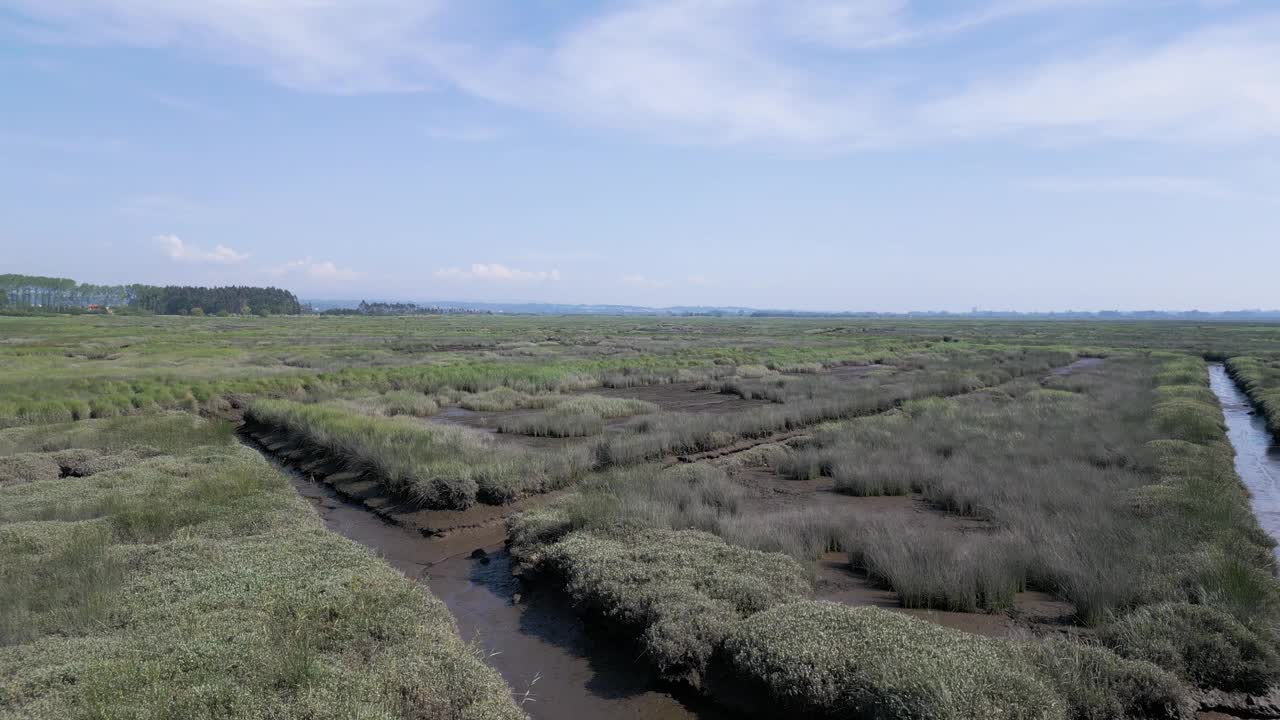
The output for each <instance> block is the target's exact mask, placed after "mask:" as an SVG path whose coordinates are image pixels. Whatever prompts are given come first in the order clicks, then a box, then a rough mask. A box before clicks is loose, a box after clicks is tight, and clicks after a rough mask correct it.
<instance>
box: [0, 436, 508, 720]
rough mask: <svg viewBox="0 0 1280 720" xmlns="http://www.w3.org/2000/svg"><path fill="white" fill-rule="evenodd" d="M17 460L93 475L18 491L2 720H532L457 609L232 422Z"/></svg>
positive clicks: (32, 441) (1, 646) (2, 550)
mask: <svg viewBox="0 0 1280 720" xmlns="http://www.w3.org/2000/svg"><path fill="white" fill-rule="evenodd" d="M0 448H3V451H4V452H6V453H9V452H14V451H20V452H21V453H22V454H21V455H18V456H20V457H26V458H28V459H29V460H27V461H24V462H29V463H32V464H33V465H34V463H36V462H38V459H39V458H43V457H52V458H54V459H53V462H54V463H56V464H59V465H64V466H65V464H66V462H67V458H68V456H71V455H73V456H74V457H75V458H76V459H77V460H79V459H83V458H91V462H90V463H88V464H85V465H80V466H78V472H79V474H78V476H67V477H62V478H58V477H56V476H55V477H52V478H49V477H39V476H27V477H17V478H10V479H7V480H5V481H3V485H2V486H0V558H2V559H3V562H0V568H3V570H2V571H0V572H2V574H3V578H0V584H2V585H3V586H4V588H5V592H4V593H3V598H2V599H0V678H3V681H2V682H0V688H3V689H2V690H0V717H12V718H31V717H66V718H72V717H83V718H129V717H136V718H169V717H172V718H196V717H210V718H212V717H244V718H268V717H308V718H351V717H369V718H374V717H385V718H399V717H457V718H520V717H523V713H522V712H521V711H520V710H519V709H518V708H517V706H516V705H515V703H514V702H513V701H512V699H511V695H510V692H509V690H508V689H507V687H506V686H505V684H504V683H503V682H502V680H501V679H500V678H499V677H498V675H497V674H496V673H495V672H494V671H493V670H491V669H490V668H488V667H487V666H485V664H484V663H483V662H482V661H481V659H480V658H479V657H478V656H477V655H476V653H475V652H474V651H473V650H472V649H471V648H469V647H468V646H467V645H466V644H464V643H463V641H462V640H461V639H460V638H459V637H458V634H457V631H456V630H455V629H454V625H453V620H452V618H451V617H450V616H449V613H448V611H447V610H446V609H445V607H444V606H443V604H441V603H440V602H439V601H438V600H436V599H435V598H432V597H431V596H429V595H428V594H426V593H425V592H424V591H423V590H422V589H421V588H419V587H417V586H416V585H415V584H414V583H412V582H411V581H409V580H407V579H406V578H404V577H403V576H401V575H399V574H398V573H396V572H395V571H393V570H392V569H391V568H389V567H388V566H386V565H384V564H383V563H382V562H381V561H379V560H377V559H376V558H374V557H373V556H372V555H371V554H370V553H369V552H368V551H367V550H365V549H364V548H361V547H360V546H358V545H356V544H355V543H352V542H350V541H348V540H345V539H343V538H340V537H338V536H336V535H333V534H331V533H329V532H327V531H326V530H324V529H323V527H322V526H321V525H320V524H319V522H318V520H317V518H316V517H315V515H314V514H313V513H312V511H311V509H310V507H309V506H308V505H307V504H306V502H305V501H303V500H302V499H301V498H299V497H298V496H297V495H296V494H295V493H294V492H293V489H292V488H291V487H290V486H289V484H288V483H287V482H286V480H285V479H284V477H283V476H282V475H281V474H280V473H279V472H278V471H276V470H274V469H273V468H272V467H271V466H270V465H268V464H267V463H266V462H265V461H264V460H263V459H262V458H261V456H259V455H258V454H257V453H255V452H253V451H251V450H249V449H247V448H244V447H242V446H240V445H238V444H236V443H234V442H232V439H231V433H230V428H229V426H228V425H227V424H226V423H222V422H216V421H215V422H210V421H204V420H200V419H197V418H193V417H191V416H189V415H166V416H157V417H149V418H118V419H112V420H90V421H85V422H83V423H80V424H78V425H75V426H53V427H45V428H41V432H40V433H30V432H15V431H14V430H9V431H5V432H3V433H0ZM13 457H15V455H9V456H7V457H5V458H0V465H3V466H5V467H11V459H12V458H13Z"/></svg>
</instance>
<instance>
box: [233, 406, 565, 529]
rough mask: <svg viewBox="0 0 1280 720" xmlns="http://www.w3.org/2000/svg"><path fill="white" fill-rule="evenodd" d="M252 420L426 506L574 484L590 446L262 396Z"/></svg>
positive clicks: (498, 499)
mask: <svg viewBox="0 0 1280 720" xmlns="http://www.w3.org/2000/svg"><path fill="white" fill-rule="evenodd" d="M246 418H247V419H248V420H249V421H251V422H253V423H258V424H260V425H262V426H265V427H270V428H276V429H279V430H282V431H285V432H287V433H290V434H292V435H294V436H296V437H298V438H300V439H301V440H303V441H304V442H306V443H308V444H309V445H311V446H312V447H314V448H316V449H317V450H318V451H320V452H321V453H324V454H328V455H330V456H333V457H337V458H340V459H342V460H343V461H344V462H346V463H347V465H348V466H349V467H352V468H356V469H360V470H364V471H368V472H371V473H372V474H373V475H374V477H376V478H377V480H378V481H379V482H381V483H382V484H383V485H384V486H385V487H386V488H387V490H388V491H389V492H390V493H392V494H393V495H396V496H399V497H402V498H405V499H407V500H410V501H412V502H416V503H418V504H420V505H421V506H423V507H430V508H452V509H461V508H466V507H469V506H471V505H472V504H474V503H475V502H476V501H477V500H479V501H480V502H485V503H490V504H503V503H507V502H511V501H512V500H514V499H516V498H519V497H521V496H523V495H528V494H536V493H541V492H547V491H549V490H553V489H556V488H559V487H564V486H565V485H568V484H570V483H572V482H574V481H575V480H576V479H577V478H578V477H579V476H581V475H582V474H583V473H585V472H586V471H587V470H588V469H589V463H588V460H587V457H586V455H585V452H574V451H572V450H565V451H562V452H557V453H540V452H536V451H533V450H526V449H517V448H507V447H497V446H495V445H494V443H493V442H492V438H489V437H487V436H485V435H484V434H483V433H480V432H478V431H475V430H471V429H469V428H460V427H455V426H447V425H439V424H428V423H423V422H419V421H416V420H412V419H409V418H381V417H371V416H367V415H363V414H360V413H356V412H351V411H348V410H344V409H342V408H337V407H332V406H326V405H322V404H314V403H312V404H307V403H296V402H289V401H279V400H274V401H267V400H264V401H257V402H254V403H253V404H251V405H250V407H249V409H248V412H247V413H246Z"/></svg>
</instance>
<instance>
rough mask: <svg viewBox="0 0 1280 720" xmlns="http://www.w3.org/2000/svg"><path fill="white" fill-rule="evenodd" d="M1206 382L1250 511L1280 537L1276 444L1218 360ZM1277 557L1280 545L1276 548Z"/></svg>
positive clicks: (1278, 447) (1279, 452) (1279, 471)
mask: <svg viewBox="0 0 1280 720" xmlns="http://www.w3.org/2000/svg"><path fill="white" fill-rule="evenodd" d="M1209 385H1210V387H1212V388H1213V392H1214V394H1216V395H1217V396H1218V402H1220V403H1222V414H1223V416H1224V417H1225V418H1226V421H1227V438H1228V439H1229V440H1230V441H1231V445H1232V447H1234V448H1235V450H1236V473H1237V474H1238V475H1240V478H1241V479H1242V480H1244V484H1245V487H1247V488H1249V498H1250V503H1251V504H1252V506H1253V513H1254V515H1256V516H1257V517H1258V524H1260V525H1261V526H1262V529H1263V530H1265V531H1266V532H1267V534H1268V535H1270V536H1271V537H1273V538H1275V539H1276V540H1277V541H1280V445H1278V444H1277V443H1276V439H1275V438H1273V437H1272V436H1271V433H1269V432H1267V423H1266V420H1264V419H1263V417H1262V415H1261V414H1259V413H1255V412H1254V409H1253V405H1251V404H1250V402H1249V398H1248V396H1246V395H1245V394H1244V391H1243V390H1241V389H1240V388H1239V387H1238V386H1237V385H1236V383H1235V381H1234V380H1232V379H1231V376H1230V375H1228V374H1227V369H1226V367H1224V366H1223V365H1221V364H1219V363H1215V364H1213V365H1210V366H1209ZM1276 557H1277V558H1278V559H1280V548H1277V549H1276Z"/></svg>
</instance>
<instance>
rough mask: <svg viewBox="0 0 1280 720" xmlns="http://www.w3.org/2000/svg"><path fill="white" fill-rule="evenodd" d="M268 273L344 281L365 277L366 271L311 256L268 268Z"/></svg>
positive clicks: (325, 280) (328, 280)
mask: <svg viewBox="0 0 1280 720" xmlns="http://www.w3.org/2000/svg"><path fill="white" fill-rule="evenodd" d="M267 273H268V274H270V275H275V276H277V277H284V276H287V275H301V276H303V277H307V278H310V279H312V280H318V281H322V282H342V281H346V280H355V279H357V278H361V277H364V273H362V272H359V271H356V270H351V269H348V268H341V267H338V266H337V265H336V264H335V263H334V262H333V261H332V260H324V261H321V262H316V261H314V260H312V259H311V258H309V257H307V258H303V259H301V260H292V261H290V262H287V263H284V264H283V265H277V266H276V267H274V268H271V269H270V270H268V271H267Z"/></svg>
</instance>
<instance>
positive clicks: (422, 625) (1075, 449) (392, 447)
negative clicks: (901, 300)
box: [0, 316, 1280, 719]
mask: <svg viewBox="0 0 1280 720" xmlns="http://www.w3.org/2000/svg"><path fill="white" fill-rule="evenodd" d="M1276 357H1280V327H1277V326H1268V325H1246V324H1239V325H1237V324H1226V323H1223V324H1201V325H1193V324H1177V323H1135V322H1114V323H1107V322H1090V323H1085V322H1011V321H1010V322H983V323H976V322H970V321H963V322H961V321H955V322H942V321H905V320H893V321H889V320H859V319H841V320H832V319H759V320H757V319H712V318H534V317H525V318H520V317H469V316H432V317H403V318H400V317H378V318H353V317H323V318H316V317H299V318H256V319H251V318H194V317H186V318H174V317H145V318H143V317H103V316H81V317H62V318H58V317H30V318H0V428H5V429H2V430H0V537H2V538H3V542H2V543H0V554H2V555H3V559H4V563H3V565H2V567H3V570H2V572H3V578H2V580H3V582H2V584H3V585H4V586H5V587H6V588H13V589H14V590H13V591H11V592H7V593H5V596H4V597H3V599H0V677H3V678H4V681H3V683H0V685H2V686H3V687H4V688H5V689H4V690H3V691H0V692H3V693H4V694H3V695H0V707H2V708H4V710H2V711H0V713H8V715H7V716H9V717H15V718H16V717H33V716H65V717H139V718H141V717H264V718H265V717H308V718H310V717H477V718H487V717H520V716H521V714H522V711H521V709H520V708H519V707H517V705H516V704H515V703H514V702H513V701H512V699H511V698H512V697H513V695H512V692H511V690H510V689H509V688H508V687H507V686H506V685H505V684H504V683H503V682H502V680H501V678H500V677H499V676H498V675H497V674H496V672H495V671H493V670H492V669H490V668H489V667H487V666H486V665H485V663H484V662H483V660H482V659H480V658H479V657H478V655H477V653H476V652H475V651H474V650H473V649H472V648H470V647H468V646H467V645H465V644H464V643H463V642H462V641H461V640H460V639H459V638H458V636H457V632H456V630H455V629H454V625H453V622H452V619H451V618H450V616H449V613H448V611H447V609H446V608H445V607H444V606H443V605H442V604H441V603H440V602H439V601H437V600H435V599H434V598H432V597H431V596H430V595H429V594H428V593H426V592H425V591H424V590H423V589H422V588H421V587H420V586H418V585H416V584H415V583H414V582H412V581H410V580H408V579H406V578H405V577H403V576H401V575H400V574H399V573H397V572H395V571H394V570H392V569H391V568H389V567H388V566H387V565H385V564H384V563H382V562H381V561H380V560H378V559H376V558H375V557H374V556H373V555H371V554H370V553H369V552H367V551H366V550H364V549H362V548H360V547H359V546H357V545H355V544H353V543H351V542H349V541H346V540H344V539H341V538H339V537H337V536H334V535H332V534H329V533H328V532H326V531H325V530H324V529H323V528H322V526H321V525H320V524H319V522H318V520H317V519H316V517H315V516H314V514H313V512H312V511H311V510H310V508H309V507H308V506H307V505H306V504H305V502H303V501H302V500H301V499H299V498H298V497H297V496H296V495H295V494H294V492H293V491H292V489H291V488H290V486H289V485H288V483H287V481H286V480H285V478H284V476H283V475H282V474H281V473H280V472H279V471H277V470H275V469H273V468H272V467H271V465H270V464H269V463H268V462H266V461H265V460H264V459H263V457H262V456H261V455H260V454H259V453H258V452H256V451H255V450H251V449H249V448H248V447H245V446H242V445H240V444H239V443H238V442H237V438H236V437H235V426H236V424H237V423H239V422H241V421H243V422H245V423H246V427H251V428H255V429H257V430H261V431H262V432H263V433H264V435H265V436H270V437H273V438H285V439H287V441H288V447H289V448H290V453H291V454H290V456H289V457H279V458H275V459H277V460H280V461H282V462H284V463H286V464H289V465H290V466H294V467H298V466H314V467H320V466H321V465H324V467H328V468H334V467H337V468H340V469H341V472H342V474H344V475H346V476H348V481H349V482H356V481H358V482H361V483H365V484H368V485H372V486H376V487H377V488H380V492H382V493H383V494H385V495H386V496H387V497H390V498H394V500H395V512H391V511H389V510H388V511H385V512H383V513H382V515H383V516H384V517H386V518H388V519H390V520H392V521H394V522H398V523H402V524H405V525H406V526H408V527H411V528H413V527H417V526H414V525H413V523H414V522H416V521H418V520H420V519H421V518H422V517H427V518H428V520H423V522H428V521H429V522H431V523H436V524H432V525H431V526H430V528H428V526H426V525H422V526H420V529H422V530H423V532H424V534H432V533H436V532H437V531H438V530H439V529H440V528H441V527H452V526H445V525H440V524H439V523H442V522H446V521H447V522H452V523H455V524H456V526H457V527H458V528H460V530H458V531H457V532H459V533H462V535H461V537H463V538H465V537H467V535H466V533H467V532H473V530H470V529H469V528H473V527H475V528H478V527H493V523H494V522H499V523H500V522H504V521H505V522H506V523H507V539H508V541H509V543H510V550H511V554H512V556H513V558H514V560H515V561H516V566H517V570H518V571H519V572H520V573H522V574H523V575H524V576H525V577H526V578H528V579H529V581H531V582H533V581H538V582H546V583H550V584H553V585H556V586H559V587H562V588H563V589H564V590H565V591H566V592H567V597H568V598H569V600H570V601H571V602H572V603H573V605H574V607H575V608H576V609H577V610H578V611H580V612H581V613H582V614H583V615H584V616H585V617H587V618H589V619H590V622H593V623H598V624H602V625H603V626H605V627H607V628H608V629H609V630H610V631H612V632H615V633H617V634H618V635H619V636H620V637H621V638H622V639H623V640H624V641H625V642H627V643H632V644H634V645H635V647H636V649H637V652H636V657H637V659H638V660H637V661H638V662H641V663H644V664H645V665H648V666H651V667H652V668H654V669H655V670H656V671H657V672H658V673H659V674H661V675H662V676H663V677H665V678H667V679H669V680H671V681H675V682H679V683H683V684H685V685H687V686H690V687H693V688H697V689H698V690H700V691H702V692H705V693H707V694H709V695H711V696H712V697H715V698H718V699H720V700H723V701H724V702H727V703H729V704H730V705H734V704H735V703H736V704H738V705H739V706H742V705H743V704H745V705H747V706H749V707H752V708H756V709H757V710H759V709H768V710H770V711H776V712H790V713H800V714H804V715H806V716H814V717H862V716H875V717H893V718H919V717H957V718H959V717H977V716H982V717H1007V718H1081V719H1083V718H1106V717H1151V718H1182V717H1190V715H1189V714H1190V713H1191V712H1192V711H1193V710H1194V708H1195V699H1194V698H1195V697H1196V693H1198V692H1200V691H1205V690H1218V691H1223V692H1233V693H1255V694H1257V693H1262V692H1265V691H1266V690H1267V689H1268V688H1271V687H1274V686H1275V685H1276V684H1277V681H1278V680H1280V657H1278V656H1277V653H1276V650H1275V648H1276V647H1277V646H1280V583H1277V580H1276V567H1275V561H1274V555H1273V554H1272V548H1273V547H1274V543H1273V541H1272V540H1271V539H1270V538H1269V537H1267V536H1266V535H1265V534H1264V533H1263V532H1262V531H1261V530H1260V529H1259V527H1258V524H1257V522H1256V520H1255V518H1254V517H1253V515H1252V514H1251V511H1250V509H1249V502H1248V501H1249V498H1248V495H1247V493H1246V491H1245V489H1244V488H1243V486H1242V485H1241V482H1240V479H1239V478H1238V477H1237V476H1236V475H1235V471H1234V468H1233V465H1232V451H1231V448H1230V446H1229V445H1228V444H1227V441H1226V436H1225V432H1224V427H1223V421H1222V415H1221V411H1220V410H1219V407H1218V404H1217V402H1216V399H1215V397H1214V395H1213V393H1212V392H1211V391H1210V390H1209V388H1208V386H1207V378H1208V375H1207V370H1206V359H1213V360H1220V359H1228V358H1230V359H1229V360H1227V364H1228V367H1229V369H1230V371H1231V373H1232V375H1233V376H1234V377H1235V378H1236V379H1237V381H1238V382H1240V383H1241V385H1242V386H1243V387H1244V388H1245V389H1246V391H1247V392H1248V393H1249V395H1250V397H1251V398H1252V399H1253V401H1254V402H1255V403H1256V404H1257V405H1258V406H1259V408H1260V409H1261V410H1262V411H1263V412H1265V413H1267V414H1268V417H1269V419H1270V420H1271V422H1272V424H1273V426H1274V425H1275V423H1276V412H1277V410H1276V408H1277V407H1280V406H1277V404H1276V402H1275V398H1274V397H1273V395H1274V394H1275V392H1276V389H1277V388H1280V366H1277V365H1276V361H1275V358H1276ZM259 449H261V450H262V451H263V452H266V453H267V454H270V453H271V452H272V450H271V448H270V447H269V446H262V447H260V448H259ZM308 463H310V464H309V465H308ZM397 513H398V514H397ZM424 513H425V514H426V515H424ZM442 518H443V520H442ZM428 529H430V532H428ZM441 542H444V541H443V540H442V541H441ZM886 597H887V598H889V599H891V603H890V604H891V605H892V607H888V608H886V606H885V605H886V603H885V602H883V601H882V600H877V598H886ZM877 603H879V604H880V605H881V606H880V607H871V605H875V604H877ZM1037 603H1038V604H1037ZM1045 606H1048V607H1052V608H1054V610H1053V614H1052V617H1048V616H1045V617H1041V616H1040V615H1036V613H1037V612H1041V611H1042V609H1043V607H1045ZM1037 608H1040V609H1037ZM1046 617H1048V619H1046ZM975 623H976V624H975ZM948 624H950V625H951V626H946V625H948ZM957 627H959V628H967V629H968V631H966V630H962V629H957ZM975 628H976V629H975ZM1010 628H1012V629H1011V630H1010ZM67 678H73V680H67ZM938 678H945V680H939V679H938ZM870 708H879V709H882V710H883V712H882V713H881V714H875V713H871V715H867V713H870V712H871V711H870V710H869V709H870ZM876 712H881V710H877V711H876Z"/></svg>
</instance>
